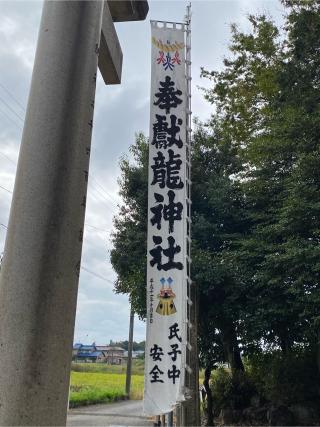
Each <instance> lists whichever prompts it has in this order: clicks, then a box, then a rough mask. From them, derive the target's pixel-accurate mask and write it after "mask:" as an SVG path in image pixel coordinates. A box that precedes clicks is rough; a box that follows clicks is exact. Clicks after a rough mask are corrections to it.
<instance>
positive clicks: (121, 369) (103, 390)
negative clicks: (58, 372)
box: [70, 360, 144, 408]
mask: <svg viewBox="0 0 320 427" xmlns="http://www.w3.org/2000/svg"><path fill="white" fill-rule="evenodd" d="M132 371H133V375H132V379H131V394H130V398H131V399H142V397H143V381H144V376H143V361H140V360H139V361H134V364H133V369H132ZM125 372H126V367H125V366H117V365H106V364H98V363H94V364H93V363H92V364H89V363H81V364H80V363H76V364H72V370H71V385H70V407H71V408H74V407H76V406H82V405H89V404H94V403H105V402H113V401H115V400H119V399H125V398H126V397H127V396H126V393H125V382H126V374H125Z"/></svg>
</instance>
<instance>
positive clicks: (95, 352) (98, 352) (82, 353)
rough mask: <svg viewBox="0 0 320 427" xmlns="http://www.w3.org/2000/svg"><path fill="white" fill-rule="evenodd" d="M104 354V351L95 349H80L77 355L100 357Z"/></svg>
mask: <svg viewBox="0 0 320 427" xmlns="http://www.w3.org/2000/svg"><path fill="white" fill-rule="evenodd" d="M101 354H102V351H93V352H92V353H87V352H85V351H80V352H79V353H78V354H77V357H98V356H100V355H101Z"/></svg>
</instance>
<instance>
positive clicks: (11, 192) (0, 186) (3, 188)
mask: <svg viewBox="0 0 320 427" xmlns="http://www.w3.org/2000/svg"><path fill="white" fill-rule="evenodd" d="M0 188H2V190H6V191H7V192H8V193H10V194H13V191H10V190H8V189H7V188H5V187H2V185H0Z"/></svg>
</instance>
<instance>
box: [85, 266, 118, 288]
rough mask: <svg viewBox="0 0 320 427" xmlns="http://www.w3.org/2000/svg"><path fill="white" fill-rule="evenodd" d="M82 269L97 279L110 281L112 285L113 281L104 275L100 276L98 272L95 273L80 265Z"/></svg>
mask: <svg viewBox="0 0 320 427" xmlns="http://www.w3.org/2000/svg"><path fill="white" fill-rule="evenodd" d="M81 268H82V270H84V271H86V272H87V273H90V274H92V275H93V276H95V277H97V278H98V279H101V280H104V281H105V282H108V283H111V284H112V285H114V282H113V281H112V280H109V279H107V278H106V277H104V276H101V275H100V274H98V273H95V272H94V271H91V270H88V269H87V268H86V267H83V266H81Z"/></svg>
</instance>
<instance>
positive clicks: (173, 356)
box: [168, 344, 181, 362]
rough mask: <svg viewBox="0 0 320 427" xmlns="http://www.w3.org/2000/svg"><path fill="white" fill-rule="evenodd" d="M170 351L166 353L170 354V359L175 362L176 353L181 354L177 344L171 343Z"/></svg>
mask: <svg viewBox="0 0 320 427" xmlns="http://www.w3.org/2000/svg"><path fill="white" fill-rule="evenodd" d="M171 348H172V351H169V353H168V355H169V356H171V360H172V361H173V362H175V361H176V360H177V354H181V350H179V344H171Z"/></svg>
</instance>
